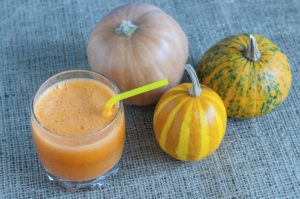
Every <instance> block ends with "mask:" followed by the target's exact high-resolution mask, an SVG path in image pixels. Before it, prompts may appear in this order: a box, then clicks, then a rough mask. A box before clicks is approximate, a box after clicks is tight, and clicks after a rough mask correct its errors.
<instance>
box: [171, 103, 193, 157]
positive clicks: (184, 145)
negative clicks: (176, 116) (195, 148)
mask: <svg viewBox="0 0 300 199" xmlns="http://www.w3.org/2000/svg"><path fill="white" fill-rule="evenodd" d="M191 101H192V103H190V104H189V105H188V108H187V109H186V112H185V114H184V115H183V116H182V117H183V121H182V123H181V127H180V135H179V142H178V145H177V147H176V152H175V154H176V157H177V158H178V159H186V156H187V154H188V151H189V148H188V144H189V137H190V133H191V129H190V123H191V120H192V107H193V105H194V103H193V102H194V100H191Z"/></svg>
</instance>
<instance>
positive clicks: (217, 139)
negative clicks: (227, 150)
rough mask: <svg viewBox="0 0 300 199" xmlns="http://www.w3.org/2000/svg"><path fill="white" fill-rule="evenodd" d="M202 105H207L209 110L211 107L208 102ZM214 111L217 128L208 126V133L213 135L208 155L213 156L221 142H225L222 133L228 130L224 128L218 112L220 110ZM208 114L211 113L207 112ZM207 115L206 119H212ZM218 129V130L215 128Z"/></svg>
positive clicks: (206, 107) (203, 102)
mask: <svg viewBox="0 0 300 199" xmlns="http://www.w3.org/2000/svg"><path fill="white" fill-rule="evenodd" d="M202 104H203V105H205V109H206V110H207V109H208V108H210V107H209V103H208V102H206V101H205V100H203V101H202ZM213 111H214V120H215V121H216V122H215V126H211V125H208V131H209V134H210V135H211V139H210V148H209V153H208V154H211V153H212V152H214V150H215V149H217V148H218V146H219V145H220V143H221V141H222V140H223V137H224V133H225V131H224V133H223V132H222V129H226V127H225V126H223V125H224V124H223V122H222V120H221V117H220V116H219V114H220V113H219V114H218V112H219V110H218V109H213ZM206 113H207V114H208V113H209V112H208V111H206ZM207 114H206V118H210V117H211V116H208V115H207ZM215 127H217V128H215Z"/></svg>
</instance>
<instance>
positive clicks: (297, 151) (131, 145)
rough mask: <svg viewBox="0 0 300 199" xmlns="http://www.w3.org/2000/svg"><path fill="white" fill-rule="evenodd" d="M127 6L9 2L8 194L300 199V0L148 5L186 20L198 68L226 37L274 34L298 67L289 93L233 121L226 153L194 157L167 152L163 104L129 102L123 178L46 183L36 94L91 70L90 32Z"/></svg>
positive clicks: (2, 152)
mask: <svg viewBox="0 0 300 199" xmlns="http://www.w3.org/2000/svg"><path fill="white" fill-rule="evenodd" d="M126 2H127V1H123V0H112V1H110V0H90V1H85V0H77V1H71V0H64V1H60V0H51V1H45V0H31V1H27V0H2V1H1V2H0V113H1V115H0V157H1V159H0V198H300V104H299V103H300V77H299V65H300V58H299V53H300V1H299V0H288V1H284V0H248V1H238V0H210V1H205V0H202V1H197V0H186V1H168V0H151V1H149V2H151V3H153V4H155V5H157V6H159V7H161V8H162V9H163V10H165V11H166V12H167V13H169V14H170V15H171V16H173V17H174V18H175V19H176V20H177V21H178V23H179V24H180V25H181V26H182V28H183V29H184V31H185V33H186V34H187V36H188V39H189V43H190V44H189V45H190V46H189V50H190V59H189V63H190V64H192V65H193V66H195V67H197V65H198V61H199V59H200V57H201V56H202V55H203V53H204V52H205V51H206V50H207V49H208V48H209V47H210V46H211V45H213V44H214V43H215V42H217V41H218V40H220V39H222V38H224V37H227V36H229V35H233V34H237V33H242V32H245V33H259V34H262V35H265V36H266V37H269V38H270V39H271V40H272V41H274V42H275V43H277V44H278V45H279V46H280V47H281V49H282V50H283V51H284V52H285V53H286V54H287V56H288V58H289V61H290V64H291V66H292V71H293V86H292V89H291V92H290V95H289V96H288V98H287V100H286V101H285V102H284V103H283V104H282V105H280V106H279V108H278V109H276V110H275V111H274V112H272V113H270V114H268V115H266V116H263V117H261V118H257V119H252V120H242V121H240V120H233V119H230V120H229V121H228V129H227V133H226V136H225V139H224V141H223V143H222V145H221V147H220V148H219V149H218V151H217V152H216V153H214V154H213V155H212V156H210V157H209V158H207V159H205V160H203V161H200V162H195V163H183V162H179V161H175V160H173V159H171V158H169V157H168V156H167V155H165V154H164V153H163V152H162V151H161V149H160V148H159V146H158V145H157V144H156V142H155V139H154V136H153V129H152V116H153V110H154V107H144V108H141V107H126V122H127V148H126V151H125V153H124V156H123V159H122V162H121V170H120V172H119V174H118V175H117V176H115V177H112V178H110V180H108V181H107V183H105V185H104V186H103V187H102V188H101V189H100V190H97V191H91V192H79V193H71V192H68V191H65V190H63V189H60V188H59V187H57V186H54V185H53V184H52V183H50V182H49V181H47V179H46V177H45V175H44V173H43V169H42V167H41V166H40V164H39V162H38V159H37V155H36V152H35V150H34V146H33V142H32V138H31V127H30V109H31V98H32V96H33V95H34V92H35V91H36V89H37V88H38V86H39V85H40V84H41V83H43V82H44V81H45V80H46V79H47V78H48V77H50V76H52V75H54V74H56V73H58V72H61V71H64V70H69V69H78V68H83V69H89V66H88V64H87V59H86V51H85V50H86V45H87V38H88V35H89V32H90V31H91V29H92V28H93V27H94V25H95V23H96V22H97V21H98V20H99V19H100V18H101V17H102V16H103V15H104V14H106V13H108V12H109V11H110V10H112V9H113V8H114V7H116V6H119V5H121V4H124V3H126Z"/></svg>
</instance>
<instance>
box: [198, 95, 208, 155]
mask: <svg viewBox="0 0 300 199" xmlns="http://www.w3.org/2000/svg"><path fill="white" fill-rule="evenodd" d="M196 102H197V106H198V110H199V111H198V113H199V118H200V129H201V130H200V132H199V133H200V143H201V144H200V145H201V146H200V152H199V155H198V157H197V159H201V158H202V157H205V156H206V155H207V154H208V153H209V143H210V142H209V134H208V130H207V126H208V124H207V119H206V115H204V110H203V108H202V106H201V104H200V102H199V100H196Z"/></svg>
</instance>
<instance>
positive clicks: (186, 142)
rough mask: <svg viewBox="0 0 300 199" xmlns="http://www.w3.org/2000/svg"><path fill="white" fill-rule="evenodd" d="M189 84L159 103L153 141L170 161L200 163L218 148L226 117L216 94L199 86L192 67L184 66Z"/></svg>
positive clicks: (172, 91)
mask: <svg viewBox="0 0 300 199" xmlns="http://www.w3.org/2000/svg"><path fill="white" fill-rule="evenodd" d="M185 68H186V70H187V72H188V74H189V75H190V77H191V80H192V83H183V84H180V85H178V86H176V87H173V88H172V89H170V90H168V91H167V92H166V93H165V94H164V95H163V96H162V97H161V98H160V100H159V102H158V104H157V106H156V108H155V111H154V119H153V127H154V133H155V137H156V140H157V142H158V144H159V145H160V147H161V148H162V149H163V150H164V151H165V152H166V153H167V154H168V155H170V156H171V157H173V158H175V159H178V160H182V161H194V160H201V159H203V158H205V157H207V156H209V155H210V154H212V153H213V152H214V151H215V150H216V149H217V148H218V146H219V145H220V143H221V141H222V139H223V137H224V133H225V130H226V123H227V116H226V109H225V106H224V104H223V101H222V99H221V98H220V97H219V96H218V94H217V93H216V92H214V91H213V90H211V89H209V88H208V87H206V86H203V85H200V83H199V81H198V78H197V75H196V72H195V71H194V69H193V67H192V66H190V65H186V67H185Z"/></svg>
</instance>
